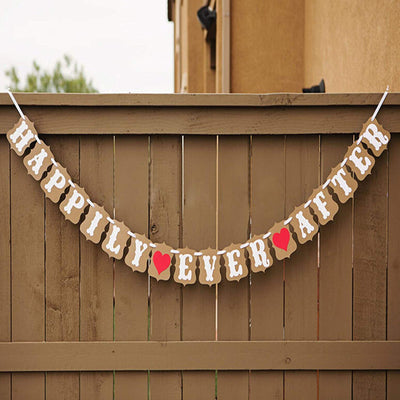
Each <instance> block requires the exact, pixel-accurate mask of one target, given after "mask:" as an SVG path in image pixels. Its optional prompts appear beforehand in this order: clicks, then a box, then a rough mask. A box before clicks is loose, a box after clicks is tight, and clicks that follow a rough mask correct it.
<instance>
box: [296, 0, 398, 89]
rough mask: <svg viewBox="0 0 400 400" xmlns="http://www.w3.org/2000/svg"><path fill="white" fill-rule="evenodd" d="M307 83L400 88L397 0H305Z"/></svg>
mask: <svg viewBox="0 0 400 400" xmlns="http://www.w3.org/2000/svg"><path fill="white" fill-rule="evenodd" d="M304 54H305V57H304V71H305V72H304V85H305V86H311V85H314V84H317V83H318V82H319V81H320V79H321V78H324V79H325V83H326V90H327V92H381V91H383V90H384V89H385V87H386V85H387V84H389V85H390V90H391V91H400V1H399V0H306V5H305V53H304Z"/></svg>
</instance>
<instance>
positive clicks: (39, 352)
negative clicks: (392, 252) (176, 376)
mask: <svg viewBox="0 0 400 400" xmlns="http://www.w3.org/2000/svg"><path fill="white" fill-rule="evenodd" d="M399 354H400V342H399V341H375V342H367V341H347V342H345V341H329V342H327V341H311V342H310V341H301V342H298V341H290V342H285V341H268V342H265V341H253V342H244V341H242V342H237V341H233V342H225V341H218V342H215V341H214V342H209V341H202V342H174V341H170V342H58V343H54V342H53V343H50V342H47V343H6V344H4V343H0V357H1V359H2V365H1V366H0V372H9V371H12V372H28V371H29V372H32V371H36V372H39V371H112V370H115V371H147V370H151V371H180V370H182V371H197V370H227V371H231V370H252V371H256V370H286V371H292V370H294V371H296V370H297V371H298V370H343V371H346V370H400V358H399Z"/></svg>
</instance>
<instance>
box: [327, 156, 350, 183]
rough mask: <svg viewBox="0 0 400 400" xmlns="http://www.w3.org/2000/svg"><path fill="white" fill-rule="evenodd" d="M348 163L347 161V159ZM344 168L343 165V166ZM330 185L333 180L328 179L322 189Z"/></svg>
mask: <svg viewBox="0 0 400 400" xmlns="http://www.w3.org/2000/svg"><path fill="white" fill-rule="evenodd" d="M346 161H347V159H346ZM342 167H343V165H342ZM330 183H331V180H330V179H327V180H326V182H325V183H324V184H323V185H322V189H325V188H326V187H327V186H328V185H329V184H330Z"/></svg>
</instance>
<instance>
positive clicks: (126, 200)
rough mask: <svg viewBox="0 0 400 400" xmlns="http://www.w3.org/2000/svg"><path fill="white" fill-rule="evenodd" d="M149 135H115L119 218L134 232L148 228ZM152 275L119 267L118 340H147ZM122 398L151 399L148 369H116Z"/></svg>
mask: <svg viewBox="0 0 400 400" xmlns="http://www.w3.org/2000/svg"><path fill="white" fill-rule="evenodd" d="M148 157H149V154H148V137H147V136H136V137H135V136H127V137H123V136H117V137H116V138H115V217H116V219H118V220H119V221H124V223H125V224H126V225H127V226H128V227H129V228H130V229H131V230H132V231H133V232H138V233H144V234H145V235H146V236H147V230H148V192H149V190H148V182H149V177H148V167H149V160H148ZM147 284H148V275H147V272H145V273H144V274H140V273H138V272H133V271H132V270H131V269H130V268H129V267H128V266H127V265H126V264H125V263H124V262H123V260H121V261H117V262H116V268H115V340H147V331H148V287H147ZM115 396H116V398H117V399H118V400H124V399H131V398H138V399H145V398H147V372H116V373H115Z"/></svg>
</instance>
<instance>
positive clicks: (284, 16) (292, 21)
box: [231, 0, 304, 93]
mask: <svg viewBox="0 0 400 400" xmlns="http://www.w3.org/2000/svg"><path fill="white" fill-rule="evenodd" d="M303 54H304V0H273V1H270V0H246V1H243V0H231V91H232V92H233V93H241V92H242V93H243V92H245V93H246V92H249V93H250V92H251V93H265V92H282V91H287V92H299V91H301V89H302V83H303V77H304V69H303Z"/></svg>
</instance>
